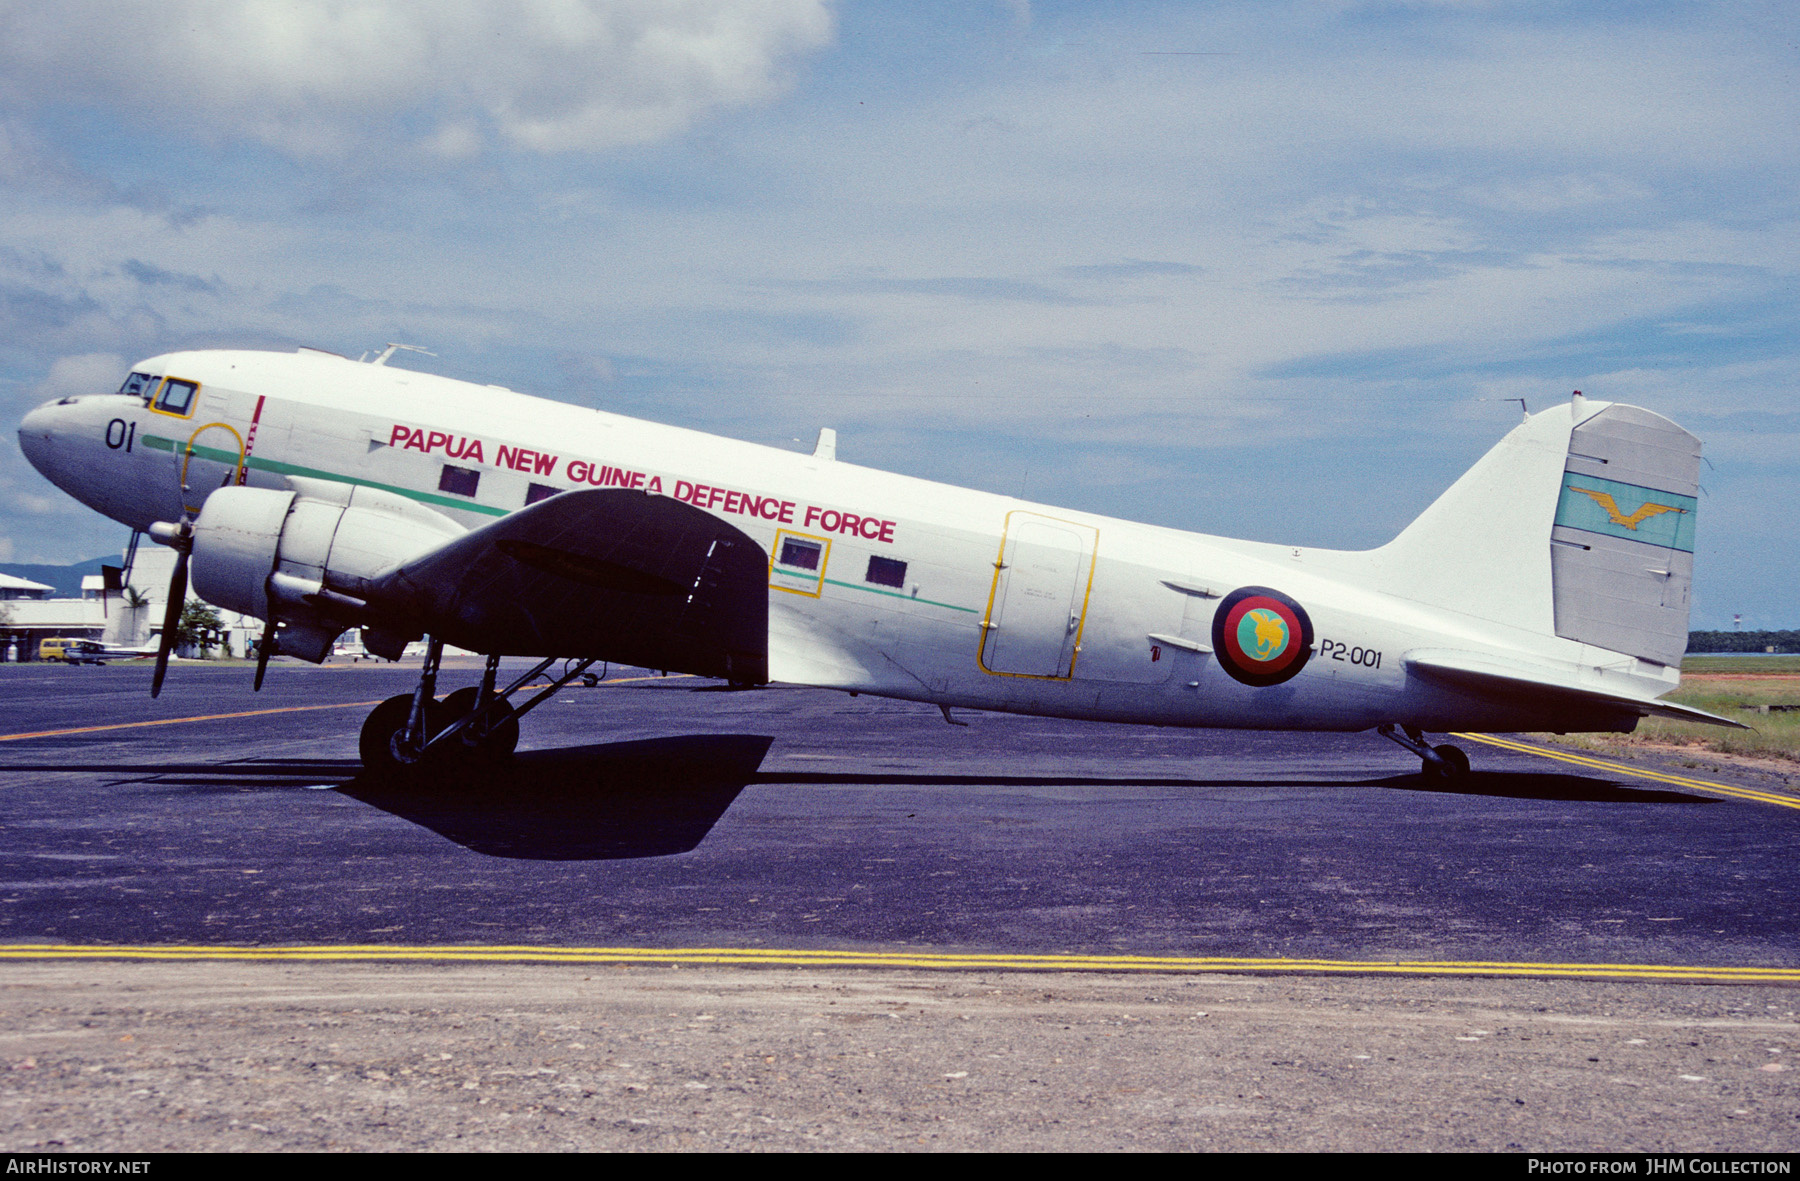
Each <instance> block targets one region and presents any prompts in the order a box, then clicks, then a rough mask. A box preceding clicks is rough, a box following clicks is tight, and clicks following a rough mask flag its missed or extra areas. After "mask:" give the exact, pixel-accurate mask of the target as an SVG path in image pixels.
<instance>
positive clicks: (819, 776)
mask: <svg viewBox="0 0 1800 1181" xmlns="http://www.w3.org/2000/svg"><path fill="white" fill-rule="evenodd" d="M755 781H756V782H757V783H768V784H773V783H790V784H814V785H824V786H829V785H831V784H843V785H845V786H850V785H862V786H889V787H1177V788H1179V787H1277V786H1285V787H1381V788H1388V789H1391V790H1395V791H1416V792H1424V793H1428V794H1433V795H1458V796H1496V797H1500V798H1504V799H1516V800H1547V801H1562V802H1568V803H1594V804H1716V803H1719V802H1720V801H1718V800H1715V799H1710V798H1708V797H1705V796H1696V795H1689V794H1687V793H1686V792H1679V791H1664V790H1661V789H1658V788H1640V787H1628V786H1626V785H1624V784H1620V783H1616V782H1613V781H1611V780H1606V779H1588V778H1585V777H1583V776H1580V775H1556V774H1549V773H1537V772H1530V773H1520V772H1512V771H1476V772H1472V773H1471V774H1470V775H1469V777H1468V778H1467V779H1465V780H1463V781H1462V782H1461V783H1458V784H1455V785H1449V784H1444V783H1440V782H1437V781H1433V780H1427V779H1426V778H1425V777H1424V776H1423V775H1417V774H1413V775H1388V776H1384V777H1382V778H1380V779H1338V778H1330V777H1310V778H1309V777H1302V776H1294V777H1292V778H1286V777H1284V778H1281V779H1274V778H1270V777H1268V776H1262V777H1258V778H1255V779H1201V778H1193V777H1182V776H1173V775H958V774H938V775H908V774H898V775H897V774H892V773H888V774H881V775H857V774H853V773H844V772H826V771H795V772H791V773H781V772H763V773H760V774H758V775H757V776H756V777H755Z"/></svg>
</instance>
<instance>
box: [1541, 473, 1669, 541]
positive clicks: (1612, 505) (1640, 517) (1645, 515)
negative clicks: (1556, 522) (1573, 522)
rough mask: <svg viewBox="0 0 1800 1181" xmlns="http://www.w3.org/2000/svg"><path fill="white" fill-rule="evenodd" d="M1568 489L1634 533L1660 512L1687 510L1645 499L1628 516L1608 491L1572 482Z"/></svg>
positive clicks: (1616, 523)
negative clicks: (1590, 500)
mask: <svg viewBox="0 0 1800 1181" xmlns="http://www.w3.org/2000/svg"><path fill="white" fill-rule="evenodd" d="M1569 491H1570V492H1579V493H1581V494H1582V495H1583V496H1586V497H1589V498H1591V499H1592V500H1593V502H1594V503H1595V504H1597V505H1599V506H1600V507H1601V508H1603V509H1605V510H1606V516H1607V519H1608V520H1610V521H1611V522H1612V523H1613V524H1615V525H1623V526H1625V528H1627V529H1630V530H1631V531H1632V532H1634V533H1635V532H1637V527H1638V526H1639V525H1641V524H1643V523H1644V522H1645V521H1647V520H1649V519H1650V518H1651V517H1654V516H1659V515H1661V514H1662V513H1685V512H1687V510H1686V509H1684V508H1676V507H1675V506H1674V505H1672V504H1656V503H1654V502H1652V501H1648V500H1646V501H1645V502H1644V503H1643V504H1641V505H1639V506H1638V511H1637V512H1635V513H1632V514H1631V515H1630V516H1629V517H1628V516H1626V515H1625V514H1624V513H1622V512H1620V511H1619V502H1618V501H1616V500H1614V499H1613V495H1612V493H1610V492H1596V491H1595V490H1594V489H1592V488H1577V487H1576V486H1575V485H1573V484H1570V485H1569Z"/></svg>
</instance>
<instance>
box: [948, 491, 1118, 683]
mask: <svg viewBox="0 0 1800 1181" xmlns="http://www.w3.org/2000/svg"><path fill="white" fill-rule="evenodd" d="M1014 517H1019V518H1020V519H1021V520H1020V523H1021V524H1023V523H1024V522H1025V521H1028V520H1029V521H1053V522H1055V523H1056V524H1058V525H1066V526H1068V527H1070V528H1072V529H1074V530H1076V531H1077V532H1078V533H1079V534H1080V535H1081V536H1082V538H1083V539H1084V540H1085V541H1086V542H1087V543H1088V550H1087V582H1086V584H1085V585H1084V586H1083V587H1082V590H1081V614H1080V615H1079V616H1078V617H1077V619H1076V622H1075V647H1074V650H1073V651H1071V652H1070V653H1069V671H1068V672H1067V673H1063V674H1060V675H1059V674H1053V673H1015V672H1006V671H1004V670H1000V669H992V668H989V667H988V665H987V657H988V639H989V637H990V636H992V635H993V634H994V632H995V631H996V630H997V629H998V627H999V624H998V623H996V622H995V620H994V603H995V601H996V600H997V599H998V598H999V594H1000V584H1001V581H1002V579H1003V578H1004V577H1005V574H1006V543H1007V541H1008V540H1009V539H1010V538H1011V537H1012V535H1013V528H1014V526H1013V518H1014ZM1099 558H1100V530H1099V529H1097V528H1095V527H1094V526H1092V525H1087V524H1083V523H1082V522H1080V521H1071V520H1069V519H1068V518H1066V517H1051V516H1046V515H1044V514H1043V513H1033V512H1027V511H1025V510H1024V509H1013V510H1012V511H1011V512H1008V513H1007V514H1006V522H1005V524H1004V525H1003V526H1002V528H1001V532H1000V552H999V553H998V554H996V555H995V556H994V581H993V583H992V584H991V585H990V586H989V587H988V601H987V613H986V614H984V615H983V616H982V617H981V643H980V645H979V646H978V647H977V648H976V651H975V663H976V664H977V665H979V666H980V668H981V671H982V672H984V673H987V674H988V675H989V676H994V677H1024V678H1026V679H1027V680H1033V681H1072V680H1074V679H1075V664H1076V662H1077V661H1079V660H1080V659H1081V633H1082V632H1083V631H1084V630H1086V628H1087V612H1088V599H1089V598H1090V597H1091V596H1092V595H1093V593H1094V567H1095V565H1096V564H1097V563H1098V561H1099Z"/></svg>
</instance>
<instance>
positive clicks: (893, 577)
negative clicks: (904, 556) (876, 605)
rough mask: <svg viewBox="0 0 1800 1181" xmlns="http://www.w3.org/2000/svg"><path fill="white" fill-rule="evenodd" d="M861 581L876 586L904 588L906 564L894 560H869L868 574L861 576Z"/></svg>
mask: <svg viewBox="0 0 1800 1181" xmlns="http://www.w3.org/2000/svg"><path fill="white" fill-rule="evenodd" d="M863 581H864V582H872V583H874V584H875V585H876V586H892V587H902V586H905V585H906V563H905V562H902V561H900V560H898V559H896V558H870V559H869V572H868V573H867V574H865V575H863Z"/></svg>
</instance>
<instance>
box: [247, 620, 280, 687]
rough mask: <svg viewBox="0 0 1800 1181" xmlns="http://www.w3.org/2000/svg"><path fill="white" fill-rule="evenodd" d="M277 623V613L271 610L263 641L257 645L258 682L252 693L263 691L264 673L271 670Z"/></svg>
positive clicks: (264, 627) (264, 628) (264, 626)
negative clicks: (270, 661)
mask: <svg viewBox="0 0 1800 1181" xmlns="http://www.w3.org/2000/svg"><path fill="white" fill-rule="evenodd" d="M270 606H274V604H272V603H271V604H270ZM276 624H277V620H276V619H275V613H274V612H273V611H271V612H269V621H268V622H267V623H266V624H264V625H263V637H262V643H260V644H258V645H257V646H256V684H254V685H252V686H251V687H250V691H251V692H252V693H260V692H262V682H263V674H264V673H266V672H268V671H269V657H270V656H271V655H273V654H274V652H275V627H276Z"/></svg>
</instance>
